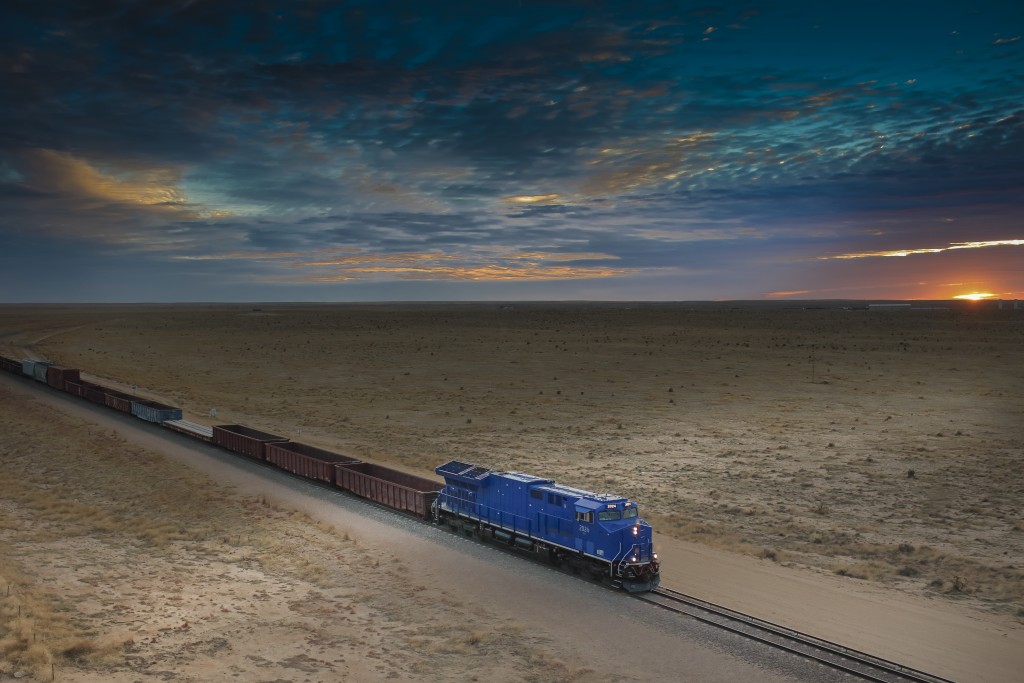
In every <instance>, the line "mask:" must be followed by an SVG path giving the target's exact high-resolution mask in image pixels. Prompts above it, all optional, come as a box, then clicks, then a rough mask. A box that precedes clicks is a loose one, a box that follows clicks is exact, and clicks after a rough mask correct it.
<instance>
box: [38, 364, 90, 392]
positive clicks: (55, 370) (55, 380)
mask: <svg viewBox="0 0 1024 683" xmlns="http://www.w3.org/2000/svg"><path fill="white" fill-rule="evenodd" d="M81 379H82V378H81V373H80V372H79V371H78V370H77V369H75V368H64V367H61V366H59V365H51V366H50V367H48V368H47V369H46V383H47V384H49V385H50V386H51V387H53V388H54V389H60V390H61V391H67V390H68V389H67V387H66V384H67V383H68V382H78V381H79V380H81Z"/></svg>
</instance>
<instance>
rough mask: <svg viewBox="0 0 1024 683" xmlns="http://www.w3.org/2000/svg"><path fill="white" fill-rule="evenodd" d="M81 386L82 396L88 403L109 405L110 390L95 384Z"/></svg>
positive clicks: (83, 383) (84, 383)
mask: <svg viewBox="0 0 1024 683" xmlns="http://www.w3.org/2000/svg"><path fill="white" fill-rule="evenodd" d="M79 384H80V385H81V387H82V396H83V397H84V398H85V400H86V401H92V402H93V403H99V404H100V405H107V392H108V391H109V389H107V388H106V387H105V386H103V385H102V384H93V383H92V382H80V383H79Z"/></svg>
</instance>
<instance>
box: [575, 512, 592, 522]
mask: <svg viewBox="0 0 1024 683" xmlns="http://www.w3.org/2000/svg"><path fill="white" fill-rule="evenodd" d="M576 521H577V522H593V521H594V513H593V512H577V513H576Z"/></svg>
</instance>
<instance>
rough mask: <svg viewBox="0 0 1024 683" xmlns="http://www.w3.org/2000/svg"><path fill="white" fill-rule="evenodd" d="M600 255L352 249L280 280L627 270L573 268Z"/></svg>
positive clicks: (529, 276)
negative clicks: (355, 252)
mask: <svg viewBox="0 0 1024 683" xmlns="http://www.w3.org/2000/svg"><path fill="white" fill-rule="evenodd" d="M617 258H618V257H616V256H613V255H610V254H601V253H557V252H544V251H524V252H512V251H505V252H492V253H488V252H486V251H485V252H473V253H463V254H449V253H438V252H402V253H395V254H373V253H358V254H349V255H345V256H341V257H337V258H331V259H318V260H310V261H302V260H296V261H293V262H292V264H291V265H292V267H293V268H297V269H303V270H306V269H308V270H309V271H310V272H309V273H308V274H302V275H298V276H287V277H285V278H284V279H283V280H281V281H285V282H344V281H349V280H355V279H365V278H373V277H374V276H391V277H394V278H398V279H402V280H461V281H464V280H474V281H510V280H573V279H590V278H606V277H616V276H620V275H625V274H627V273H629V272H631V270H630V269H625V268H610V267H600V266H573V265H563V264H570V263H571V262H574V261H595V260H614V259H617Z"/></svg>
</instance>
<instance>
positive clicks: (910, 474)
mask: <svg viewBox="0 0 1024 683" xmlns="http://www.w3.org/2000/svg"><path fill="white" fill-rule="evenodd" d="M915 478H917V472H915V471H914V470H912V469H910V470H907V479H915Z"/></svg>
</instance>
